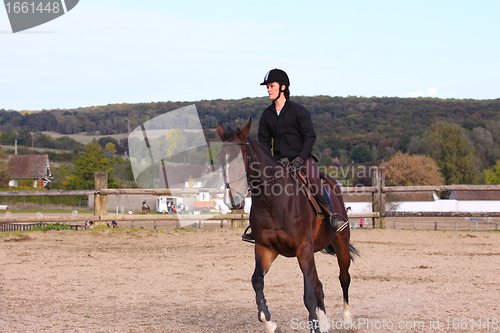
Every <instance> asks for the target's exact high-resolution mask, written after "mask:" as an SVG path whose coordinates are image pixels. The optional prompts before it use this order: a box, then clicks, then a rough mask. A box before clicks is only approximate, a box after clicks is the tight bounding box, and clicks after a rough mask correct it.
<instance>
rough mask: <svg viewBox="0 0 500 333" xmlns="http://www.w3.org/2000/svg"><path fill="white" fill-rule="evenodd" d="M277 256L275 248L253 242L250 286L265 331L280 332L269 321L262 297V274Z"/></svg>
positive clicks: (267, 332)
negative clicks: (253, 264)
mask: <svg viewBox="0 0 500 333" xmlns="http://www.w3.org/2000/svg"><path fill="white" fill-rule="evenodd" d="M277 256H278V253H277V252H276V251H275V250H273V249H271V248H267V247H264V246H262V245H259V244H255V271H254V272H253V275H252V286H253V289H254V290H255V300H256V302H257V311H258V318H259V321H261V322H262V323H263V324H264V327H265V329H266V333H279V332H281V330H280V329H279V327H278V325H277V324H276V323H274V322H272V321H271V314H270V313H269V309H268V308H267V305H266V299H265V297H264V275H266V273H267V272H268V271H269V268H270V267H271V264H272V263H273V261H274V259H276V257H277Z"/></svg>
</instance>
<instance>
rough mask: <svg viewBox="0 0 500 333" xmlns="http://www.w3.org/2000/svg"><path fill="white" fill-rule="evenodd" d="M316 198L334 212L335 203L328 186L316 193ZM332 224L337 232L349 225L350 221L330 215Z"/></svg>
mask: <svg viewBox="0 0 500 333" xmlns="http://www.w3.org/2000/svg"><path fill="white" fill-rule="evenodd" d="M316 198H317V199H318V200H319V201H320V202H321V203H322V204H323V205H324V206H325V207H326V208H328V210H329V211H330V212H332V213H333V212H334V210H333V205H332V200H331V198H330V195H328V191H327V190H326V188H324V187H323V191H321V193H320V194H318V195H316ZM329 221H330V225H331V226H332V228H333V230H334V231H335V232H341V231H342V230H344V229H345V227H347V225H348V224H349V222H347V221H340V220H339V219H338V218H337V217H336V216H335V215H333V214H332V215H330V219H329Z"/></svg>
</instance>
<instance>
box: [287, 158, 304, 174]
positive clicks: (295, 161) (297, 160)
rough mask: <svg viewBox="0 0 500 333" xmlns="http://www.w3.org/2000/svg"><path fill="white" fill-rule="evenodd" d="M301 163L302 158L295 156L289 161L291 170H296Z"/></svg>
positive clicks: (302, 161)
mask: <svg viewBox="0 0 500 333" xmlns="http://www.w3.org/2000/svg"><path fill="white" fill-rule="evenodd" d="M302 163H304V160H303V159H302V157H300V156H297V157H295V158H294V159H293V161H292V163H290V167H291V168H292V170H293V171H295V170H298V169H299V168H300V167H301V166H302Z"/></svg>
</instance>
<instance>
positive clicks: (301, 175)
mask: <svg viewBox="0 0 500 333" xmlns="http://www.w3.org/2000/svg"><path fill="white" fill-rule="evenodd" d="M290 175H291V176H292V178H293V179H294V180H295V182H296V183H297V186H299V187H300V189H301V190H303V191H304V192H305V194H306V195H307V197H308V198H309V202H310V203H311V205H312V206H313V208H314V210H315V211H316V222H315V223H314V231H313V239H314V238H316V236H317V234H318V232H319V227H320V225H321V222H322V221H323V218H324V216H323V211H324V212H325V213H326V214H327V215H328V216H332V215H334V212H331V211H330V210H329V209H328V208H327V207H325V205H323V204H322V203H321V201H319V200H318V199H316V197H315V196H314V194H312V193H311V190H310V188H311V182H310V180H309V177H307V175H306V173H305V172H304V171H303V170H300V169H299V170H295V171H292V172H290ZM325 190H326V189H325ZM322 209H323V210H322Z"/></svg>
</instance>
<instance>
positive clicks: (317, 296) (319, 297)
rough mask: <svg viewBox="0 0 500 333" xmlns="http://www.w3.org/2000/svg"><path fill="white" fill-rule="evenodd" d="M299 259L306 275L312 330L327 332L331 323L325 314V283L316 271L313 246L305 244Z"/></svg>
mask: <svg viewBox="0 0 500 333" xmlns="http://www.w3.org/2000/svg"><path fill="white" fill-rule="evenodd" d="M297 259H298V261H299V265H300V269H301V270H302V274H303V275H304V304H305V306H306V308H307V311H309V322H310V324H311V332H314V333H321V332H327V330H328V328H329V325H328V318H327V317H326V314H325V304H324V294H323V285H322V284H321V282H320V281H319V278H318V273H317V271H316V264H315V261H314V248H313V246H312V245H311V246H308V245H305V246H303V248H301V249H300V251H299V252H298V253H297Z"/></svg>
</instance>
